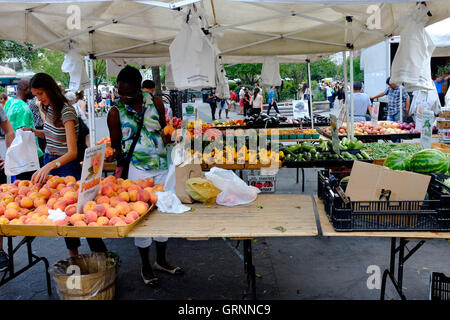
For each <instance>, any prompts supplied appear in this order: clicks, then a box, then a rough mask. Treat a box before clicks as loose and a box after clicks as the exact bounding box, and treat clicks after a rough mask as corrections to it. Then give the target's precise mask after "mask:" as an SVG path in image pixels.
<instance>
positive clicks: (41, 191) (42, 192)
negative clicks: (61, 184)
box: [39, 187, 52, 199]
mask: <svg viewBox="0 0 450 320" xmlns="http://www.w3.org/2000/svg"><path fill="white" fill-rule="evenodd" d="M39 194H40V195H42V196H43V197H44V199H48V198H50V196H51V195H52V192H51V191H50V189H49V188H47V187H42V188H41V189H39Z"/></svg>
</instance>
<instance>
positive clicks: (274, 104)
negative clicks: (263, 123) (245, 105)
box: [267, 86, 280, 115]
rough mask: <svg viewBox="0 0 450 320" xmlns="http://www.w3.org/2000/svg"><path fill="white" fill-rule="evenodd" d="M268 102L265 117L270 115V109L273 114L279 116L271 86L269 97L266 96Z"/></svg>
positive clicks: (273, 89)
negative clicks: (273, 110)
mask: <svg viewBox="0 0 450 320" xmlns="http://www.w3.org/2000/svg"><path fill="white" fill-rule="evenodd" d="M268 100H269V101H268V102H269V107H268V108H267V115H270V109H271V108H272V107H273V108H274V109H275V112H276V113H278V114H280V111H278V106H277V101H276V100H275V86H272V87H271V88H270V90H269V96H268Z"/></svg>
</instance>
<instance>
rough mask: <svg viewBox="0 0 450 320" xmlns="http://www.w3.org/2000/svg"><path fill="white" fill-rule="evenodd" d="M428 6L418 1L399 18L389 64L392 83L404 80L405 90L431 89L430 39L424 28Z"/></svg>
mask: <svg viewBox="0 0 450 320" xmlns="http://www.w3.org/2000/svg"><path fill="white" fill-rule="evenodd" d="M427 12H428V9H427V8H426V7H425V6H424V5H422V4H419V5H418V6H416V7H415V9H414V10H413V11H412V12H410V13H408V14H407V15H406V16H404V17H403V18H402V23H401V25H402V26H403V30H402V32H401V33H400V37H401V41H400V45H399V47H398V50H397V52H396V54H395V57H394V61H393V62H392V67H391V80H390V82H391V83H396V84H397V85H400V84H401V83H404V85H405V88H406V90H407V91H415V90H420V89H422V90H432V89H433V81H432V80H431V64H430V61H431V56H432V54H433V51H434V49H435V45H434V43H433V40H432V39H431V37H430V35H429V34H428V32H427V31H426V30H425V24H426V22H427V21H428V19H429V17H428V16H427Z"/></svg>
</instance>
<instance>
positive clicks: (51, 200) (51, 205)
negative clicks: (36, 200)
mask: <svg viewBox="0 0 450 320" xmlns="http://www.w3.org/2000/svg"><path fill="white" fill-rule="evenodd" d="M57 200H58V199H56V198H51V199H49V200H48V201H47V207H49V208H50V209H53V205H54V204H55V202H56V201H57Z"/></svg>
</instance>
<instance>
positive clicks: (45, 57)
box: [31, 49, 70, 87]
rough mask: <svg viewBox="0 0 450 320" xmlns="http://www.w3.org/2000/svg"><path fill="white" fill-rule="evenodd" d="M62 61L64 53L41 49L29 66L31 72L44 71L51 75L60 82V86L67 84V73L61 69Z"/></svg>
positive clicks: (68, 78)
mask: <svg viewBox="0 0 450 320" xmlns="http://www.w3.org/2000/svg"><path fill="white" fill-rule="evenodd" d="M63 62H64V53H61V52H58V51H54V50H48V49H43V50H42V51H41V52H40V53H39V54H38V56H37V58H36V59H35V60H34V61H33V62H32V64H31V67H32V69H33V72H36V73H38V72H45V73H47V74H49V75H50V76H52V78H53V79H55V81H56V82H60V83H61V84H62V86H64V87H67V86H68V85H69V80H70V77H69V74H68V73H65V72H63V71H62V70H61V65H62V64H63Z"/></svg>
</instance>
